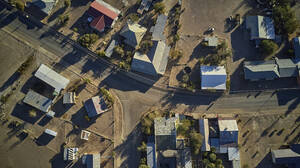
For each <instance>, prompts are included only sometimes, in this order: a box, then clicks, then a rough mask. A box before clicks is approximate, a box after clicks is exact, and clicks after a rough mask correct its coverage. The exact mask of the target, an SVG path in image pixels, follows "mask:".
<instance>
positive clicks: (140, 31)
mask: <svg viewBox="0 0 300 168" xmlns="http://www.w3.org/2000/svg"><path fill="white" fill-rule="evenodd" d="M146 31H147V29H146V28H145V27H142V26H141V25H139V24H137V23H128V22H127V23H126V25H125V26H124V27H123V29H122V30H121V32H120V35H121V36H123V37H124V38H125V39H126V40H125V41H124V42H125V43H126V44H128V45H130V46H132V47H134V48H135V47H136V46H137V45H139V44H140V42H141V40H142V38H143V37H144V35H145V33H146Z"/></svg>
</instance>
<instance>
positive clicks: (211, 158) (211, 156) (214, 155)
mask: <svg viewBox="0 0 300 168" xmlns="http://www.w3.org/2000/svg"><path fill="white" fill-rule="evenodd" d="M208 157H209V160H210V161H211V162H215V161H216V159H217V156H216V154H214V153H210V154H209V155H208Z"/></svg>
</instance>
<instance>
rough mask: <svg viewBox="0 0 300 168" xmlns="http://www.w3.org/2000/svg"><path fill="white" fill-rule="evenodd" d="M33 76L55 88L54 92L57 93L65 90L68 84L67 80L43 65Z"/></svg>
mask: <svg viewBox="0 0 300 168" xmlns="http://www.w3.org/2000/svg"><path fill="white" fill-rule="evenodd" d="M34 76H35V77H37V78H39V79H40V80H42V81H44V82H45V83H47V84H48V85H50V86H52V87H53V88H55V92H57V93H59V92H60V91H61V89H65V88H66V87H67V85H68V84H69V82H70V81H69V79H67V78H65V77H63V76H62V75H60V74H58V73H57V72H55V71H53V70H52V69H50V68H49V67H47V66H46V65H44V64H41V65H40V67H39V69H38V70H37V71H36V72H35V74H34Z"/></svg>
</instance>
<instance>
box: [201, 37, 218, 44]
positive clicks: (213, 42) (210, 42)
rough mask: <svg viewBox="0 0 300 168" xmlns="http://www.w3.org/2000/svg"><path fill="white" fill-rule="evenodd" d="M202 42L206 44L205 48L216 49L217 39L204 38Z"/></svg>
mask: <svg viewBox="0 0 300 168" xmlns="http://www.w3.org/2000/svg"><path fill="white" fill-rule="evenodd" d="M204 41H205V42H207V46H208V47H217V46H218V43H219V40H218V38H217V37H215V36H213V37H205V38H204Z"/></svg>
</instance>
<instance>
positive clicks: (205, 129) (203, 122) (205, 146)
mask: <svg viewBox="0 0 300 168" xmlns="http://www.w3.org/2000/svg"><path fill="white" fill-rule="evenodd" d="M199 132H200V133H201V135H203V142H202V146H201V151H210V144H209V126H208V119H202V118H201V119H199Z"/></svg>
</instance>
